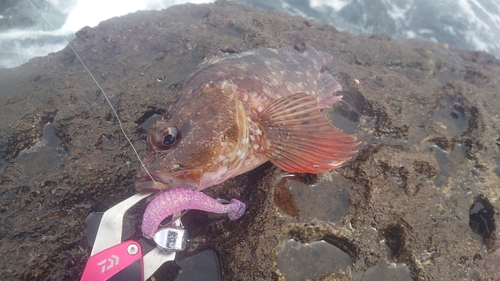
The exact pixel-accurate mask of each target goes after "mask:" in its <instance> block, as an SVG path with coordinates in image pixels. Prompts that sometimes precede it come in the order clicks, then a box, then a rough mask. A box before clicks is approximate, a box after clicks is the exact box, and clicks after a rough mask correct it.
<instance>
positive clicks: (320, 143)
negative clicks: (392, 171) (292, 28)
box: [135, 44, 358, 190]
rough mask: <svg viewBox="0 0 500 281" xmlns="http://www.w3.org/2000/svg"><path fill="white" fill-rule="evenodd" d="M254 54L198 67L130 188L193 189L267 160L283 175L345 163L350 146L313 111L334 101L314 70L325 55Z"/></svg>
mask: <svg viewBox="0 0 500 281" xmlns="http://www.w3.org/2000/svg"><path fill="white" fill-rule="evenodd" d="M299 47H300V48H299V49H300V50H296V49H293V48H282V49H258V50H253V51H248V52H244V53H239V54H230V55H222V56H218V57H214V58H211V59H208V60H205V61H204V62H202V63H201V64H200V65H199V66H198V67H197V68H196V69H195V70H194V71H193V72H192V73H191V74H190V75H189V76H188V77H187V78H186V80H185V81H184V83H183V86H182V89H181V91H180V92H179V93H178V95H177V99H176V101H175V102H173V103H172V104H171V105H170V106H169V108H168V109H167V112H166V113H165V116H164V117H163V118H162V120H160V121H158V122H157V123H156V124H155V126H154V127H153V128H152V129H151V130H150V132H149V135H148V138H147V142H148V152H147V155H146V157H145V158H146V159H145V160H146V161H145V162H146V167H147V168H148V170H149V172H150V173H151V175H152V176H153V178H154V179H155V181H156V182H157V183H159V184H158V185H155V184H154V183H153V182H152V181H151V179H150V177H149V175H147V174H144V173H142V172H141V173H139V174H138V176H137V178H136V182H135V187H136V188H137V189H150V188H161V189H171V188H174V187H177V186H181V185H182V186H186V185H187V186H190V187H192V188H195V189H197V190H202V189H204V188H207V187H210V186H212V185H214V184H217V183H220V182H223V181H225V180H227V179H228V178H231V177H234V176H236V175H239V174H242V173H245V172H247V171H250V170H252V169H254V168H256V167H257V166H259V165H261V164H263V163H264V162H266V161H268V160H270V161H271V162H273V163H274V164H275V165H277V166H278V167H280V168H282V169H283V170H285V171H288V172H307V173H320V172H326V171H329V170H332V169H335V168H338V167H340V165H341V164H342V163H343V162H345V161H347V160H348V159H350V157H349V155H351V154H353V153H355V152H356V151H352V150H346V148H347V149H348V148H351V147H355V146H356V145H357V144H358V143H356V142H355V139H354V138H353V137H351V136H348V135H345V134H343V133H342V131H341V130H340V129H337V128H335V127H334V126H333V125H332V124H331V122H330V121H329V120H328V119H327V118H325V116H324V115H323V113H321V111H320V109H322V108H327V107H329V106H330V105H331V104H333V103H334V102H336V101H338V100H340V99H341V96H334V95H333V93H334V92H336V91H338V90H340V89H341V87H340V85H339V84H338V83H337V82H336V81H335V80H334V79H333V77H332V76H331V75H330V74H328V73H327V72H322V71H321V70H322V68H323V67H324V66H326V64H328V63H329V62H330V60H331V59H332V57H331V55H329V54H325V53H323V52H320V51H317V50H315V49H314V48H312V47H310V46H307V45H305V44H302V45H299Z"/></svg>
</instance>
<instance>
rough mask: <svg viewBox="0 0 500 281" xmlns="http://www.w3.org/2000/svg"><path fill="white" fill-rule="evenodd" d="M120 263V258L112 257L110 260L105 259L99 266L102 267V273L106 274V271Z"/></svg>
mask: <svg viewBox="0 0 500 281" xmlns="http://www.w3.org/2000/svg"><path fill="white" fill-rule="evenodd" d="M119 262H120V257H119V256H116V255H112V256H111V257H110V258H107V259H103V260H102V261H100V262H98V263H97V265H98V266H100V267H101V273H104V272H106V270H110V269H112V268H113V266H115V265H118V263H119Z"/></svg>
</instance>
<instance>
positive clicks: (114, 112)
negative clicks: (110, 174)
mask: <svg viewBox="0 0 500 281" xmlns="http://www.w3.org/2000/svg"><path fill="white" fill-rule="evenodd" d="M26 1H28V3H30V4H31V6H33V8H34V9H35V10H36V12H37V13H38V14H39V15H40V16H41V17H42V18H43V19H44V20H45V21H46V22H47V23H48V24H49V25H50V26H51V27H52V29H53V30H54V31H56V30H57V29H56V28H55V26H54V25H52V23H51V22H50V21H49V20H48V19H47V18H45V16H44V15H43V14H42V13H41V12H40V10H38V8H37V7H36V6H35V5H33V3H32V2H31V0H26ZM60 36H61V37H62V39H64V41H66V43H67V44H68V46H69V47H70V49H71V50H72V51H73V53H75V56H76V57H77V58H78V60H79V61H80V62H81V63H82V65H83V67H84V68H85V70H86V71H87V73H88V74H89V75H90V77H91V78H92V80H94V83H95V84H96V85H97V87H99V90H101V93H102V94H103V96H104V98H106V101H107V102H108V105H109V107H111V110H112V111H113V114H114V115H115V117H116V120H118V124H119V125H120V129H121V130H122V133H123V135H124V136H125V138H126V139H127V141H128V143H129V144H130V146H131V147H132V149H133V150H134V153H135V155H136V156H137V159H139V162H141V165H142V168H143V169H144V170H145V171H146V173H147V174H148V176H149V177H150V178H151V180H152V181H153V182H154V183H155V184H156V185H157V186H158V183H157V182H156V181H155V179H154V178H153V176H152V175H151V174H150V173H149V171H148V169H147V168H146V165H144V163H143V162H142V160H141V157H140V156H139V153H137V150H136V149H135V147H134V145H133V144H132V141H131V140H130V138H129V137H128V136H127V133H125V129H124V128H123V125H122V121H121V120H120V117H118V113H116V110H115V108H114V107H113V104H111V101H110V100H109V98H108V95H106V92H104V90H103V89H102V87H101V85H100V84H99V83H98V82H97V80H96V79H95V78H94V75H92V73H91V72H90V70H89V69H88V68H87V65H86V64H85V63H84V62H83V60H82V58H80V55H78V53H77V52H76V50H75V49H74V48H73V46H71V44H70V43H69V41H68V39H66V37H64V35H60Z"/></svg>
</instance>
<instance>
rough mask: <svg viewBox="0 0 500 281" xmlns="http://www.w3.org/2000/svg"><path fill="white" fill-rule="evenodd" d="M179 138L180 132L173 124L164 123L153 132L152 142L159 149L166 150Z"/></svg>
mask: <svg viewBox="0 0 500 281" xmlns="http://www.w3.org/2000/svg"><path fill="white" fill-rule="evenodd" d="M179 139H180V132H179V130H177V127H176V126H175V125H173V124H168V123H164V124H161V125H160V126H158V127H157V128H156V129H155V132H154V144H155V146H156V147H157V148H159V149H161V150H166V149H169V148H171V147H172V146H174V145H176V144H177V143H178V142H179Z"/></svg>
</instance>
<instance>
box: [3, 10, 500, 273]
mask: <svg viewBox="0 0 500 281" xmlns="http://www.w3.org/2000/svg"><path fill="white" fill-rule="evenodd" d="M298 41H306V42H308V43H309V44H311V45H313V46H315V47H316V48H318V49H321V50H323V51H325V52H328V53H330V54H332V55H333V56H334V59H333V61H332V63H331V65H329V66H328V68H327V71H329V72H330V73H332V74H333V76H335V77H336V78H337V80H338V81H339V82H340V84H341V85H342V87H343V93H342V94H343V95H344V101H345V103H338V104H336V105H335V106H334V108H333V110H332V118H333V122H334V123H335V124H336V125H337V126H339V127H341V128H343V129H344V130H346V131H347V132H348V133H354V134H355V135H356V136H357V138H358V139H360V140H361V141H363V144H362V150H361V151H360V152H359V155H358V156H357V158H356V159H355V160H354V161H351V162H350V163H348V164H347V165H345V167H343V168H341V169H339V170H337V171H335V172H332V173H330V174H327V175H321V176H310V175H295V176H294V177H287V176H286V175H284V174H283V172H282V171H280V170H278V169H277V168H275V167H274V166H273V165H271V164H269V163H267V164H264V165H263V166H261V167H259V168H258V169H256V170H254V171H251V172H249V173H247V174H244V175H241V176H239V177H236V178H234V179H231V180H229V181H227V182H226V183H223V184H221V185H219V186H215V187H213V188H209V189H208V190H207V193H208V194H209V195H211V196H213V197H221V198H225V199H230V198H238V199H240V200H241V201H243V202H245V203H246V205H247V213H246V214H245V215H244V216H243V217H242V218H241V219H240V220H238V221H234V222H232V221H230V220H228V219H227V218H226V216H224V215H214V214H207V213H202V212H196V211H191V212H189V213H188V214H187V215H186V216H185V218H184V219H183V222H184V224H185V226H186V229H187V230H188V232H189V233H190V239H191V241H192V242H190V243H189V245H188V249H187V250H186V251H184V252H181V253H179V255H178V260H181V261H185V263H181V262H180V263H179V264H180V265H181V266H187V265H186V264H188V261H193V260H195V259H193V258H194V257H195V256H196V254H197V253H204V255H206V254H207V253H210V252H206V251H205V250H211V251H214V252H215V253H217V258H218V259H219V263H220V277H221V279H223V280H284V279H285V277H286V276H285V275H284V273H283V272H281V271H280V270H279V266H278V264H279V263H280V262H286V260H284V261H283V260H279V259H278V260H277V257H279V256H281V255H280V254H279V253H280V249H281V247H282V245H283V241H287V240H289V239H290V238H292V239H294V240H296V241H297V242H300V243H304V244H307V243H312V242H314V241H317V240H323V241H326V242H328V243H329V244H331V245H333V246H334V247H336V249H339V250H340V251H343V252H344V253H346V254H347V255H349V257H350V259H351V261H352V262H351V264H350V265H349V266H348V267H343V268H342V269H340V270H339V269H335V270H338V271H337V272H329V273H327V274H324V272H322V273H321V274H320V276H309V277H308V278H311V279H314V278H317V279H319V280H371V279H370V278H376V276H388V278H390V276H391V274H390V272H397V275H394V276H397V277H393V279H394V280H395V279H397V278H399V279H398V280H403V279H409V280H410V279H413V280H428V279H433V280H438V279H442V280H472V279H476V280H478V279H481V280H488V279H491V278H498V274H497V273H498V270H497V268H498V266H496V265H495V264H494V262H495V261H498V259H497V258H496V257H497V256H498V250H496V251H495V250H494V249H498V247H499V246H500V245H499V244H498V243H499V242H497V237H498V236H499V230H498V229H497V227H496V225H497V224H498V214H499V211H498V210H499V207H500V203H499V202H500V201H499V199H500V198H499V196H500V193H499V192H498V187H499V186H500V179H499V175H500V169H499V168H498V166H499V165H500V156H499V145H498V140H499V138H500V127H499V124H500V122H499V112H500V111H499V108H500V99H499V94H498V92H499V89H500V87H499V83H500V82H499V81H500V80H499V79H498V77H500V62H499V61H498V60H497V59H495V58H494V57H493V56H490V55H488V54H485V53H482V52H472V51H465V50H457V49H454V48H450V47H449V46H447V45H440V44H437V43H434V42H429V41H422V40H414V39H412V40H407V41H403V42H394V41H391V40H390V39H389V38H387V37H385V36H372V37H366V36H355V35H352V34H348V33H344V32H339V31H337V30H336V29H335V28H334V27H331V26H326V25H322V24H319V23H315V22H313V21H311V20H306V19H304V18H301V17H297V16H293V17H292V16H288V15H284V14H278V13H266V12H263V11H259V10H255V9H253V8H250V7H248V6H245V5H242V4H237V3H232V2H225V1H220V2H217V3H215V4H207V5H182V6H175V7H171V8H169V9H167V10H164V11H152V12H151V11H150V12H137V13H134V14H130V15H128V16H125V17H120V18H114V19H111V20H108V21H105V22H103V23H101V24H100V25H99V26H98V27H96V28H83V29H82V30H80V31H79V32H78V33H77V38H76V39H75V40H73V42H72V43H71V44H72V45H73V46H74V48H75V49H76V50H77V52H78V53H79V55H80V56H81V57H82V59H83V61H84V62H85V64H86V65H87V66H88V68H89V69H90V71H91V72H92V74H93V75H94V76H95V77H96V79H97V80H98V81H99V83H100V84H101V86H102V87H103V89H104V90H105V91H106V93H107V94H108V95H109V96H110V97H113V102H115V103H116V109H117V111H118V114H119V115H120V118H121V120H122V121H123V126H124V129H125V130H126V132H127V133H128V134H129V136H130V137H131V139H132V142H133V143H134V145H135V146H136V147H137V148H138V150H139V151H140V152H143V151H144V150H145V141H144V139H145V136H146V131H145V130H144V129H142V128H141V127H140V125H141V124H142V123H143V122H144V121H146V119H148V118H149V117H150V116H152V115H154V114H161V113H163V112H164V109H165V104H166V103H167V102H168V101H169V99H171V98H172V96H173V93H175V91H176V90H177V89H178V87H179V84H180V82H182V80H183V79H184V78H185V77H186V75H187V74H188V73H189V72H190V71H191V70H192V69H193V68H194V67H195V66H196V65H197V64H198V63H199V62H200V61H201V60H202V59H203V58H205V57H210V56H214V55H217V54H218V53H220V52H229V53H232V52H241V51H245V50H250V49H253V48H260V47H278V46H280V45H292V44H294V43H296V42H298ZM0 85H2V86H1V88H0V96H1V100H2V104H1V105H0V120H2V122H0V136H1V137H0V140H1V141H0V154H1V155H2V157H1V159H2V160H0V167H1V168H2V169H1V173H2V174H1V177H0V184H1V189H0V196H1V201H0V202H1V206H0V214H1V221H0V245H1V247H2V252H3V253H8V254H3V255H1V257H0V261H1V262H0V272H1V273H0V277H1V279H2V280H27V279H30V280H31V279H36V280H49V279H50V280H52V279H64V280H68V279H69V280H74V279H79V278H80V276H81V273H82V271H83V268H84V266H85V262H86V260H87V259H88V257H89V253H90V248H89V247H88V245H87V242H86V237H85V236H84V229H85V223H84V219H85V217H86V215H87V214H88V213H89V212H91V211H103V210H106V209H107V208H109V207H110V206H112V205H114V204H116V203H117V202H119V201H121V200H123V199H125V198H127V197H128V196H130V195H131V194H133V193H134V192H135V191H134V190H133V188H132V186H131V183H132V180H133V175H134V173H135V169H136V168H137V167H138V166H139V164H138V160H137V158H136V157H135V155H134V153H133V151H132V149H131V148H130V146H129V145H128V144H127V142H126V141H125V139H124V137H123V136H122V134H121V131H120V129H119V127H118V124H117V122H116V119H115V117H114V116H113V115H112V114H111V112H110V109H109V107H108V106H107V105H106V103H105V101H104V98H103V96H102V94H101V92H100V90H99V89H98V88H97V86H95V84H94V82H93V81H92V80H91V78H90V77H89V75H88V74H87V73H86V72H85V70H84V68H83V66H82V64H81V63H80V62H79V61H78V59H77V58H76V56H75V55H74V53H73V52H72V51H71V50H70V49H69V48H66V49H64V50H62V51H60V52H58V53H55V54H50V55H49V56H46V57H41V58H35V59H32V60H31V61H30V62H29V63H27V64H24V65H22V66H19V67H17V68H14V69H3V70H0ZM48 122H50V123H51V124H52V126H53V131H54V133H55V136H56V137H57V138H59V141H60V143H61V144H60V146H51V145H42V144H44V143H45V144H46V142H43V141H41V142H39V141H40V140H44V139H47V138H48V136H44V137H43V138H42V133H43V132H44V129H43V128H44V127H45V125H46V124H47V123H48ZM54 143H58V142H57V141H56V142H54ZM275 196H277V198H275ZM311 197H313V198H314V199H313V200H311ZM287 198H289V199H287ZM312 201H314V202H312ZM287 202H288V205H287ZM347 202H348V203H349V204H347ZM477 202H482V203H481V204H482V205H481V206H483V207H484V211H482V209H481V208H480V207H481V206H479V205H478V204H477ZM141 211H142V209H140V208H138V210H137V215H138V216H139V218H138V220H140V215H141ZM473 215H474V216H473ZM486 217H487V219H486ZM483 218H485V219H484V222H483ZM485 222H486V223H485ZM137 225H139V224H137ZM471 234H472V235H471ZM315 245H321V244H315ZM315 247H317V246H315ZM303 248H307V247H297V249H298V251H299V252H297V255H301V252H300V249H303ZM315 249H316V248H307V251H309V252H308V257H310V256H314V254H315V253H316V252H315V251H319V250H315ZM287 251H290V249H289V248H287ZM334 252H337V250H335V251H334ZM286 256H287V257H293V253H290V252H287V254H286ZM306 262H307V261H306ZM322 262H325V261H324V260H310V261H309V262H308V263H307V264H304V268H305V267H313V268H314V267H315V266H316V265H317V266H318V267H321V268H338V267H325V266H323V265H322V264H321V263H322ZM392 265H394V266H392ZM200 266H201V265H200ZM190 268H196V264H194V265H192V267H190ZM296 270H297V271H301V268H300V267H298V268H296ZM391 270H392V271H391ZM301 272H302V271H301ZM304 272H315V271H314V270H308V271H305V270H304ZM304 272H302V273H304ZM316 272H319V271H316ZM204 273H206V272H205V271H204ZM204 273H202V272H200V276H202V274H204ZM182 274H185V272H184V273H183V272H182V271H181V270H180V267H179V265H176V264H175V263H168V264H165V265H164V267H162V268H161V269H160V270H159V271H158V273H157V274H156V275H155V277H156V278H158V279H160V278H169V279H173V278H175V276H177V275H179V276H181V275H182ZM370 276H371V277H370ZM290 278H291V277H290ZM389 280H390V279H389Z"/></svg>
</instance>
